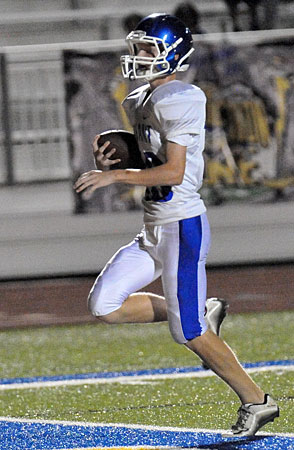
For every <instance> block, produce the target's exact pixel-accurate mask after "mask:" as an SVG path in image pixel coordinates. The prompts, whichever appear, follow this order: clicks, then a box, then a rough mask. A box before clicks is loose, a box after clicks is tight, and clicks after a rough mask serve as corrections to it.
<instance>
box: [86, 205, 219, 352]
mask: <svg viewBox="0 0 294 450" xmlns="http://www.w3.org/2000/svg"><path fill="white" fill-rule="evenodd" d="M209 245H210V229H209V223H208V220H207V216H206V214H205V213H204V214H202V215H200V216H196V217H192V218H189V219H184V220H180V221H179V222H172V223H168V224H166V225H161V226H147V225H146V226H144V228H143V230H142V232H141V233H140V234H139V235H138V236H137V237H136V238H135V239H134V240H133V241H132V242H131V243H130V244H128V245H126V246H125V247H122V248H121V249H120V250H119V251H118V252H117V253H116V254H115V255H114V256H113V257H112V258H111V260H110V261H109V262H108V263H107V264H106V266H105V267H104V269H103V270H102V272H101V273H100V275H99V276H98V278H97V279H96V281H95V283H94V285H93V287H92V289H91V291H90V294H89V298H88V306H89V310H90V311H91V313H92V314H93V315H95V316H103V315H106V314H109V313H111V312H113V311H115V310H117V309H119V308H120V307H121V305H122V303H123V302H124V301H125V300H126V299H127V298H128V296H129V295H130V294H132V293H134V292H136V291H138V290H140V289H142V288H144V287H145V286H146V285H148V284H149V283H151V282H152V281H154V280H155V279H156V278H158V277H159V276H160V275H161V278H162V285H163V292H164V296H165V299H166V302H167V312H168V322H169V327H170V331H171V334H172V336H173V338H174V340H175V341H176V342H178V343H180V344H184V343H186V342H187V341H189V340H191V339H194V338H195V337H197V336H200V335H202V334H203V333H204V332H205V331H206V330H207V326H206V322H205V320H204V311H205V302H206V270H205V263H206V257H207V253H208V250H209Z"/></svg>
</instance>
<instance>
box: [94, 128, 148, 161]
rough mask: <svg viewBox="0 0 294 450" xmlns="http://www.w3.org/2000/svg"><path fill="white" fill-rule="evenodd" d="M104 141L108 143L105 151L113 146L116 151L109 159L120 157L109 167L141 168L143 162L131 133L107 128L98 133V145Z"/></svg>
mask: <svg viewBox="0 0 294 450" xmlns="http://www.w3.org/2000/svg"><path fill="white" fill-rule="evenodd" d="M106 141H109V142H110V144H109V146H108V147H107V149H106V151H109V150H111V149H113V148H115V149H116V152H115V153H114V154H113V155H112V157H111V158H110V159H120V160H121V161H120V162H118V163H117V164H113V165H111V166H109V168H110V169H143V168H144V167H145V164H144V162H143V160H142V156H141V153H140V150H139V147H138V144H137V141H136V138H135V136H134V135H133V133H130V132H129V131H125V130H109V131H105V132H104V133H101V134H100V138H99V140H98V146H99V147H100V146H101V145H103V144H104V143H105V142H106Z"/></svg>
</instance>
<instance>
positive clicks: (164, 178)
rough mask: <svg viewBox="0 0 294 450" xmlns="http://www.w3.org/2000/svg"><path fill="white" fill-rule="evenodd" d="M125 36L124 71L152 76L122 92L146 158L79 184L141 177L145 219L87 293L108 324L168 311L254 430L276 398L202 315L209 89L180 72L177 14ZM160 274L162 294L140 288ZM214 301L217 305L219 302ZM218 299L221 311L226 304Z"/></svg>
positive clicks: (182, 42) (186, 39)
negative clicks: (125, 93)
mask: <svg viewBox="0 0 294 450" xmlns="http://www.w3.org/2000/svg"><path fill="white" fill-rule="evenodd" d="M126 41H127V43H128V46H129V54H127V55H125V56H122V58H121V65H122V73H123V76H124V77H125V78H128V79H130V80H144V81H147V83H145V84H143V85H142V86H140V87H139V88H137V89H135V90H134V91H133V92H131V93H130V94H129V95H128V96H127V97H126V99H125V100H124V102H123V107H124V109H125V111H126V113H127V115H128V118H129V120H130V122H131V124H132V126H133V129H134V134H135V136H136V139H137V142H138V144H139V148H140V151H141V153H142V156H143V157H144V158H145V161H146V168H145V169H119V170H115V169H114V170H110V171H100V170H92V171H90V172H87V173H84V174H82V175H81V176H80V178H79V179H78V180H77V182H76V183H75V189H76V191H77V192H81V191H84V190H88V191H89V192H90V193H91V192H94V191H95V190H96V189H98V188H100V187H102V186H107V185H110V184H112V183H128V184H130V185H141V186H145V187H146V193H145V196H144V199H143V206H144V227H143V229H142V231H141V233H140V234H139V235H138V236H137V237H136V238H135V239H134V240H133V241H132V242H131V243H129V244H128V245H126V246H125V247H123V248H121V249H120V250H119V251H118V252H117V253H116V254H115V255H114V256H113V258H112V259H111V260H110V261H109V262H108V263H107V264H106V266H105V268H104V269H103V270H102V272H101V273H100V275H99V276H98V278H97V280H96V282H95V284H94V286H93V287H92V289H91V292H90V294H89V300H88V302H89V303H88V304H89V309H90V311H91V312H92V314H94V315H95V316H97V317H98V318H99V319H100V320H102V321H104V322H106V323H110V324H112V323H146V322H156V321H161V320H166V319H168V323H169V328H170V331H171V334H172V336H173V338H174V340H175V341H176V342H178V343H179V344H183V345H185V346H186V347H188V348H189V349H190V350H192V351H193V352H194V353H195V354H196V355H198V356H199V357H200V358H201V359H202V360H203V362H204V363H205V364H206V365H207V366H208V367H210V368H211V369H212V370H213V371H214V372H215V373H216V374H217V375H218V376H219V377H220V378H221V379H222V380H224V381H225V382H226V383H227V384H228V385H229V386H230V387H231V388H232V389H233V391H234V392H235V393H236V394H237V396H238V397H239V399H240V401H241V406H240V409H239V411H238V420H237V423H236V425H234V426H233V427H232V430H231V435H233V436H238V437H239V436H250V435H254V434H255V433H256V431H257V430H258V429H259V428H260V427H262V426H263V425H264V424H266V423H267V422H269V421H272V420H273V419H274V418H275V417H277V416H278V415H279V408H278V406H277V404H276V403H275V401H274V400H273V399H272V398H271V397H270V396H269V395H268V394H265V393H264V392H263V391H262V390H261V388H260V387H259V386H258V385H256V383H254V381H253V380H252V379H251V377H250V376H249V375H248V374H247V373H246V371H245V370H244V369H243V368H242V367H241V365H240V364H239V362H238V360H237V359H236V356H235V355H234V353H233V352H232V350H231V349H230V348H229V347H228V346H227V345H226V344H225V343H224V342H223V341H222V339H221V338H220V337H219V336H218V335H217V334H216V333H215V332H213V331H212V329H208V326H207V323H206V320H205V304H206V269H205V263H206V258H207V254H208V250H209V246H210V230H209V223H208V219H207V216H206V207H205V205H204V202H203V200H202V199H201V197H200V194H199V189H200V187H201V184H202V177H203V168H204V160H203V149H204V135H205V103H206V98H205V95H204V93H203V92H202V90H201V89H200V88H199V87H197V86H194V85H191V84H187V83H184V82H182V81H179V80H177V78H176V74H177V72H180V71H184V70H186V69H187V68H188V58H189V56H190V55H191V53H192V52H193V42H192V36H191V32H190V30H189V29H188V28H187V27H186V26H185V24H184V23H183V22H181V21H180V20H179V19H177V18H176V17H174V16H171V15H168V14H152V15H150V16H148V17H146V18H144V19H142V20H141V21H140V22H139V24H138V26H137V28H136V30H134V31H132V32H131V33H130V34H129V35H128V36H127V38H126ZM97 139H98V138H96V139H95V141H94V144H93V145H94V150H95V151H96V152H97V150H98V151H99V149H98V148H97ZM105 149H106V147H105V148H103V149H102V150H101V151H102V152H103V151H104V150H105ZM101 159H103V158H101ZM104 162H105V163H106V164H107V157H106V158H104ZM160 275H161V278H162V284H163V291H164V297H161V296H158V295H155V294H152V293H147V292H146V293H144V292H143V293H142V292H137V291H138V290H140V289H142V288H143V287H144V286H146V285H148V284H150V283H151V282H152V281H153V280H155V279H156V278H158V277H159V276H160ZM214 301H215V300H214ZM210 303H211V305H212V307H211V309H213V306H215V304H217V305H219V303H217V301H215V303H214V304H213V300H212V301H210ZM208 305H209V302H208ZM221 306H222V307H221V308H220V309H221V310H222V313H224V310H225V306H226V305H225V304H222V303H221ZM218 320H219V319H218ZM215 325H217V324H215V323H214V331H218V328H219V327H217V326H215ZM210 328H213V327H210Z"/></svg>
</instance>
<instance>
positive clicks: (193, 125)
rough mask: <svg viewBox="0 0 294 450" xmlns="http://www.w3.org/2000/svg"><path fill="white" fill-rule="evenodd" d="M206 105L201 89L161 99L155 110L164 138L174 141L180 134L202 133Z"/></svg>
mask: <svg viewBox="0 0 294 450" xmlns="http://www.w3.org/2000/svg"><path fill="white" fill-rule="evenodd" d="M205 105H206V97H205V94H204V93H203V92H202V91H201V90H199V91H196V90H195V91H192V90H189V91H188V92H185V94H184V95H183V94H179V93H176V94H175V95H171V96H169V97H167V98H164V99H162V100H161V101H159V102H158V103H157V104H156V105H155V108H154V110H155V112H156V115H157V119H158V120H159V122H160V124H161V130H162V133H163V136H164V138H165V139H166V140H171V141H172V140H173V139H174V138H176V137H178V136H183V135H190V137H191V135H198V134H200V133H201V131H202V130H203V129H204V124H205ZM189 140H190V139H189Z"/></svg>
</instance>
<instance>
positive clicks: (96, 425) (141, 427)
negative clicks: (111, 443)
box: [0, 416, 294, 448]
mask: <svg viewBox="0 0 294 450" xmlns="http://www.w3.org/2000/svg"><path fill="white" fill-rule="evenodd" d="M1 422H11V423H28V424H30V423H39V424H45V425H61V426H77V427H93V428H101V427H108V428H129V429H132V430H151V431H152V430H154V431H156V430H157V431H174V432H181V431H182V432H188V433H217V434H222V433H224V432H226V431H227V430H221V429H217V430H212V429H207V428H181V427H165V426H158V425H141V424H130V423H104V422H78V421H67V420H39V419H24V418H18V417H1V416H0V424H1ZM261 433H262V435H265V436H277V435H278V436H283V437H290V438H294V433H266V432H264V431H261ZM139 447H140V448H142V445H141V446H139ZM156 448H158V447H156Z"/></svg>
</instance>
